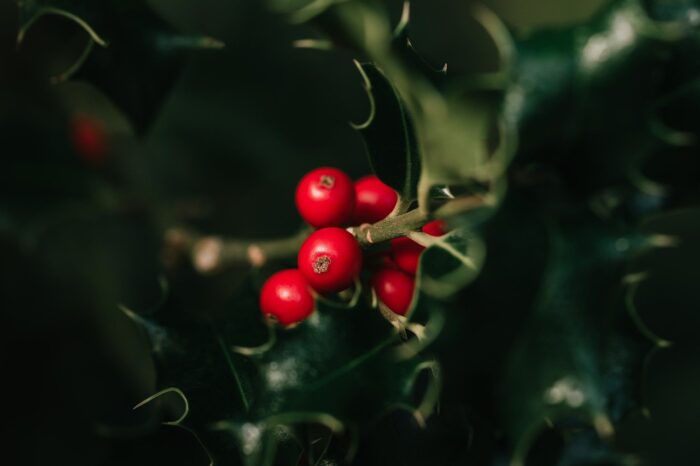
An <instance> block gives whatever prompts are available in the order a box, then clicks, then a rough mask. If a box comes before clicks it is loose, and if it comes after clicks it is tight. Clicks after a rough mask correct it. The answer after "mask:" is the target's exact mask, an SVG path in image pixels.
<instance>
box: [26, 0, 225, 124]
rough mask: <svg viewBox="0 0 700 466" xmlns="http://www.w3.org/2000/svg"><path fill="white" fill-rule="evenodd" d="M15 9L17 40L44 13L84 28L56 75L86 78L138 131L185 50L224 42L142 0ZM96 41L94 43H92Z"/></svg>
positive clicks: (52, 0)
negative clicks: (173, 21) (81, 44)
mask: <svg viewBox="0 0 700 466" xmlns="http://www.w3.org/2000/svg"><path fill="white" fill-rule="evenodd" d="M19 11H20V28H19V35H18V40H19V41H20V42H21V41H22V39H23V37H24V36H25V35H26V34H28V33H29V32H30V28H31V27H32V25H33V24H35V22H36V20H37V19H38V18H40V17H42V16H44V15H58V16H62V17H65V18H67V19H69V20H71V21H74V22H75V23H77V24H78V25H79V26H80V27H81V28H83V29H84V30H85V31H86V32H87V33H88V35H89V37H90V39H91V42H90V43H89V44H88V46H87V48H86V49H85V51H84V52H83V54H82V55H81V56H80V58H79V59H78V61H77V62H76V63H75V64H74V65H72V66H71V67H70V68H69V69H68V70H67V71H66V72H64V73H63V74H61V75H60V76H58V77H56V78H55V79H58V80H65V79H68V78H70V77H73V78H76V79H82V80H86V81H89V82H91V83H92V84H94V85H95V86H96V87H98V88H99V89H101V90H102V91H103V92H104V93H105V94H106V95H108V96H109V98H110V99H111V100H112V101H113V102H114V103H115V104H116V105H117V106H118V107H119V108H120V109H122V111H124V112H125V113H126V114H127V115H128V116H129V118H130V120H131V121H132V122H133V124H134V127H135V129H136V131H137V132H138V133H143V132H144V131H145V130H146V129H147V128H148V127H149V125H150V123H151V122H152V121H153V119H154V117H155V115H156V114H157V112H158V110H159V108H160V106H161V105H162V103H163V101H164V100H165V98H166V97H167V95H168V94H169V92H170V89H171V88H172V86H173V85H174V83H175V80H176V79H177V76H178V72H179V70H180V69H181V68H182V66H183V64H184V62H185V59H186V58H187V52H188V51H191V50H196V49H217V48H221V47H223V44H222V43H221V42H219V41H217V40H215V39H212V38H210V37H203V36H199V37H198V36H187V35H184V34H181V33H179V32H177V31H176V30H175V29H174V28H172V27H171V26H170V25H169V24H168V23H166V22H165V21H163V20H162V19H161V18H160V17H159V16H157V15H156V14H155V13H154V12H153V11H152V10H151V9H150V7H149V6H148V5H147V3H146V2H144V1H137V2H126V3H125V2H100V3H99V4H97V3H95V4H92V3H90V4H85V3H82V2H77V1H71V0H44V1H38V0H31V1H26V2H20V3H19ZM95 44H97V45H99V47H93V45H95ZM143 76H146V77H147V79H142V77H143Z"/></svg>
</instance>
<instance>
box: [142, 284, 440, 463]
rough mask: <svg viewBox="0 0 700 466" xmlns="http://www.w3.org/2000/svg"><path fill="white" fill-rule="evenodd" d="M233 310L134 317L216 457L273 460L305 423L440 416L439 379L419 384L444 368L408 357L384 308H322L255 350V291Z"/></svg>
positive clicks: (349, 426)
mask: <svg viewBox="0 0 700 466" xmlns="http://www.w3.org/2000/svg"><path fill="white" fill-rule="evenodd" d="M231 305H232V306H235V309H234V308H232V309H231V310H230V312H228V313H226V315H222V316H219V317H217V318H201V317H196V316H195V315H193V314H189V313H187V312H182V311H178V310H177V308H170V309H169V308H168V306H167V305H166V306H165V307H164V308H163V309H161V310H160V311H158V312H157V313H156V314H154V315H153V316H152V318H155V319H157V322H146V321H143V317H140V316H138V315H136V314H133V312H130V315H132V317H133V318H134V319H135V320H137V321H139V323H140V325H142V326H144V328H145V329H146V330H147V331H148V332H149V333H150V338H151V342H152V344H153V348H154V354H155V357H156V361H157V362H158V364H159V369H160V374H161V382H160V383H161V384H162V386H163V387H164V388H167V387H177V388H178V389H179V390H181V391H182V393H183V395H184V397H186V399H187V401H188V403H189V412H188V413H187V416H186V417H185V418H184V419H182V420H181V422H179V423H178V424H179V425H181V426H186V427H187V428H190V429H192V430H193V431H195V432H196V433H197V434H198V435H199V437H200V438H201V439H202V440H203V442H204V444H205V445H206V446H207V448H208V450H209V452H210V453H211V455H212V456H213V457H214V458H216V459H219V460H222V461H223V460H228V459H231V458H233V457H236V456H237V455H240V456H241V457H242V458H243V459H244V461H245V462H246V464H251V465H253V464H266V463H265V461H267V460H269V459H270V458H271V457H273V456H274V454H275V453H274V452H275V450H276V448H277V447H278V446H279V444H280V443H284V442H281V441H280V432H289V431H293V430H294V429H295V428H296V427H297V426H298V425H301V424H314V423H316V424H322V425H325V426H327V427H328V429H329V430H330V431H332V432H336V433H341V432H344V431H350V432H352V431H353V430H354V429H355V428H356V427H357V426H359V425H363V424H365V423H367V422H370V421H371V420H373V419H377V418H379V417H381V416H382V415H383V414H385V413H386V412H388V411H390V410H392V409H408V410H409V411H411V412H412V413H414V414H415V415H416V416H417V417H418V418H419V419H421V420H423V419H424V418H425V417H427V416H428V415H429V414H430V413H431V411H432V408H433V406H434V404H435V403H436V401H437V399H436V397H437V392H436V387H437V385H435V384H436V383H437V382H431V383H430V384H429V386H430V387H431V388H429V389H428V391H427V392H425V393H423V394H422V393H415V390H416V389H415V381H416V379H417V377H418V376H419V375H420V374H421V373H422V372H423V371H429V372H431V374H432V373H433V372H434V373H435V374H434V375H435V377H437V365H436V363H435V362H434V361H433V360H432V359H429V358H426V357H423V356H419V355H418V356H417V355H416V354H411V357H409V358H406V357H405V355H404V354H402V353H401V352H400V348H401V347H402V345H404V343H402V341H401V338H400V333H398V332H397V331H396V329H394V327H392V326H391V325H390V324H389V322H387V321H386V320H385V319H384V318H383V317H382V316H381V314H380V313H379V312H378V311H377V310H376V309H371V308H369V307H368V306H367V305H365V304H361V305H358V306H356V307H353V308H351V309H337V308H330V307H327V306H325V305H323V304H320V305H319V309H318V310H317V312H315V313H314V314H313V315H312V316H311V317H310V318H309V319H307V320H306V321H304V322H302V323H301V324H299V325H298V326H297V327H295V328H291V329H280V328H272V329H271V330H272V332H273V335H274V338H273V339H272V340H269V341H268V342H267V343H266V344H265V345H264V347H263V348H257V349H251V348H250V347H247V346H246V345H249V344H250V343H251V337H250V334H251V333H253V334H256V333H257V334H258V335H262V334H264V333H265V331H264V329H265V326H264V325H263V324H262V322H261V316H260V312H259V310H258V308H257V297H256V293H255V291H254V290H252V289H251V288H248V289H246V290H243V291H242V293H241V294H239V295H238V296H236V297H235V298H234V299H233V300H232V302H231ZM241 345H243V346H241ZM282 437H284V438H288V436H287V437H285V436H284V435H282ZM283 440H284V439H283ZM304 448H308V446H304Z"/></svg>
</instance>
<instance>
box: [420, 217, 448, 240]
mask: <svg viewBox="0 0 700 466" xmlns="http://www.w3.org/2000/svg"><path fill="white" fill-rule="evenodd" d="M421 230H423V233H427V234H429V235H430V236H442V235H444V234H445V233H447V222H446V221H444V220H442V219H438V220H433V221H432V222H428V223H426V224H425V225H423V228H421Z"/></svg>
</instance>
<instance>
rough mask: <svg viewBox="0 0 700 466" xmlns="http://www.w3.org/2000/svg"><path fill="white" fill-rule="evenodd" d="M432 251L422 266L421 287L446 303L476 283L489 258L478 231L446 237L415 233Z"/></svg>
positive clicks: (426, 253)
mask: <svg viewBox="0 0 700 466" xmlns="http://www.w3.org/2000/svg"><path fill="white" fill-rule="evenodd" d="M410 237H411V238H413V239H414V240H418V242H421V243H424V244H426V245H428V246H429V247H428V248H427V249H426V250H425V251H423V253H422V254H421V257H420V262H419V265H418V270H419V271H418V274H417V277H418V281H417V286H418V288H419V289H420V290H421V292H423V293H426V294H428V295H430V296H432V297H433V298H438V299H445V298H447V297H449V296H451V295H453V294H454V293H456V292H457V291H459V290H461V289H462V288H463V287H465V286H466V285H468V284H469V283H470V282H471V281H472V280H474V279H475V278H476V277H477V276H478V275H479V272H480V271H481V268H482V266H483V264H484V260H485V258H486V246H485V244H484V243H483V241H482V240H481V238H480V237H479V235H478V234H476V233H475V232H474V231H472V230H470V229H468V228H465V227H459V228H454V229H453V230H452V231H450V233H449V234H447V235H445V236H442V237H438V238H436V237H431V236H429V235H425V234H423V233H418V232H416V233H411V234H410Z"/></svg>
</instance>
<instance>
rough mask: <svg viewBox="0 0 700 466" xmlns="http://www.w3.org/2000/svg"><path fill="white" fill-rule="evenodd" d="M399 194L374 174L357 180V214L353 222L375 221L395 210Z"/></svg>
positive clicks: (357, 223) (358, 223)
mask: <svg viewBox="0 0 700 466" xmlns="http://www.w3.org/2000/svg"><path fill="white" fill-rule="evenodd" d="M398 199H399V195H398V194H397V193H396V191H394V190H393V189H391V188H390V187H389V186H387V185H385V184H384V183H382V181H381V180H380V179H379V178H377V177H376V176H374V175H368V176H364V177H362V178H360V179H359V180H357V181H356V182H355V215H354V221H353V223H354V224H356V225H360V224H362V223H375V222H378V221H379V220H382V219H383V218H386V216H387V215H389V214H390V213H391V211H392V210H394V207H396V201H398Z"/></svg>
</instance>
